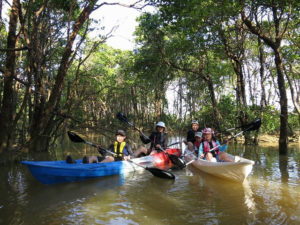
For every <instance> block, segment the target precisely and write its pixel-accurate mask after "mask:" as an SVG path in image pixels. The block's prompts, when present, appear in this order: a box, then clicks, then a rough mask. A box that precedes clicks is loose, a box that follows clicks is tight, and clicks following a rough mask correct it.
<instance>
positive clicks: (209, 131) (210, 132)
mask: <svg viewBox="0 0 300 225" xmlns="http://www.w3.org/2000/svg"><path fill="white" fill-rule="evenodd" d="M202 133H203V134H214V133H215V132H214V130H213V129H211V128H204V129H203V130H202Z"/></svg>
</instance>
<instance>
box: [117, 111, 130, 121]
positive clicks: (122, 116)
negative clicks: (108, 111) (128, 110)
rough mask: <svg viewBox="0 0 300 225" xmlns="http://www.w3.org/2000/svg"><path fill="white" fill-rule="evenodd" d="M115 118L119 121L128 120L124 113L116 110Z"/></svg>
mask: <svg viewBox="0 0 300 225" xmlns="http://www.w3.org/2000/svg"><path fill="white" fill-rule="evenodd" d="M117 118H118V119H119V120H120V121H123V122H126V123H127V122H128V120H127V117H126V116H125V115H124V113H122V112H118V113H117Z"/></svg>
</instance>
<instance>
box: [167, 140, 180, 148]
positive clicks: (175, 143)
mask: <svg viewBox="0 0 300 225" xmlns="http://www.w3.org/2000/svg"><path fill="white" fill-rule="evenodd" d="M181 143H182V141H178V142H174V143H172V144H169V145H168V146H167V147H166V148H169V147H171V146H173V145H177V144H181Z"/></svg>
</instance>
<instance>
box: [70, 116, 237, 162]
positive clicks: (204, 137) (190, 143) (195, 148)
mask: <svg viewBox="0 0 300 225" xmlns="http://www.w3.org/2000/svg"><path fill="white" fill-rule="evenodd" d="M191 125H192V127H191V129H190V130H189V131H188V133H187V139H186V141H184V142H185V144H186V145H187V147H188V149H189V150H190V151H191V152H193V153H194V154H195V155H196V156H197V157H198V158H202V159H206V160H208V161H214V162H217V161H232V160H231V158H230V157H228V156H227V154H226V153H225V152H224V151H225V150H226V149H227V144H228V143H227V142H226V143H225V144H224V145H220V143H219V142H218V141H217V140H215V137H214V130H213V129H212V128H204V129H203V130H200V129H199V123H198V121H197V120H193V121H192V124H191ZM139 133H140V139H141V141H142V142H143V143H144V144H148V143H151V145H150V148H146V147H144V146H141V147H139V148H138V149H137V151H135V152H133V151H132V149H131V146H130V144H129V143H128V142H127V141H126V133H125V131H124V130H121V129H120V130H117V132H116V133H115V141H114V143H113V144H111V145H110V147H109V149H108V150H106V149H103V148H101V147H100V146H99V147H98V151H99V152H100V153H101V155H102V157H99V156H91V157H87V156H85V157H84V158H83V160H82V162H83V163H98V162H101V163H103V162H112V161H121V160H129V159H131V158H135V157H142V156H146V155H150V154H155V153H157V152H159V151H162V150H164V149H165V148H166V147H167V143H168V135H167V133H166V125H165V123H164V122H162V121H159V122H158V123H157V124H156V126H155V130H154V131H153V132H152V133H151V135H150V136H149V137H147V136H145V135H144V134H143V132H141V131H140V130H139ZM68 160H69V161H70V159H68V158H67V162H68Z"/></svg>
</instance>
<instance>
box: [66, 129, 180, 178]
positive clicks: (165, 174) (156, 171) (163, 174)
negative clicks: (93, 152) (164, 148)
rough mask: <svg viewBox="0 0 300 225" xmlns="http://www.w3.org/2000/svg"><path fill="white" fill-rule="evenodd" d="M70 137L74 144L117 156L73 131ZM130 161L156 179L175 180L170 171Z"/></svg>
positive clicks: (70, 132) (69, 132) (69, 134)
mask: <svg viewBox="0 0 300 225" xmlns="http://www.w3.org/2000/svg"><path fill="white" fill-rule="evenodd" d="M68 136H69V138H70V140H71V141H73V142H77V143H85V144H88V145H91V146H93V147H95V148H97V149H98V148H100V149H101V150H103V151H106V152H108V153H109V154H112V155H117V154H116V153H114V152H111V151H109V150H107V149H105V148H102V147H101V146H99V145H96V144H93V143H91V142H89V141H86V140H84V139H83V138H81V137H80V136H79V135H77V134H75V133H74V132H72V131H68ZM98 151H99V149H98ZM99 152H100V151H99ZM100 153H101V152H100ZM128 161H129V162H131V163H133V164H135V165H137V166H140V167H142V168H144V169H145V170H147V171H149V172H150V173H152V174H153V175H154V176H156V177H160V178H166V179H175V175H174V174H173V173H171V172H168V171H165V170H161V169H158V168H149V167H144V166H142V165H140V164H138V163H136V162H134V161H132V160H128Z"/></svg>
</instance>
